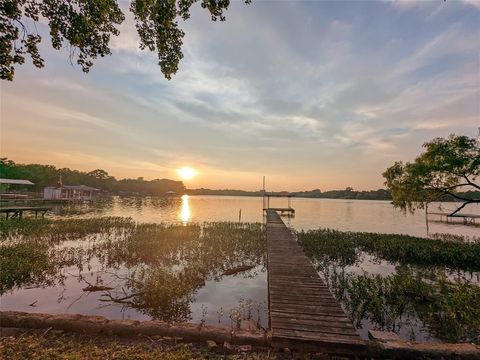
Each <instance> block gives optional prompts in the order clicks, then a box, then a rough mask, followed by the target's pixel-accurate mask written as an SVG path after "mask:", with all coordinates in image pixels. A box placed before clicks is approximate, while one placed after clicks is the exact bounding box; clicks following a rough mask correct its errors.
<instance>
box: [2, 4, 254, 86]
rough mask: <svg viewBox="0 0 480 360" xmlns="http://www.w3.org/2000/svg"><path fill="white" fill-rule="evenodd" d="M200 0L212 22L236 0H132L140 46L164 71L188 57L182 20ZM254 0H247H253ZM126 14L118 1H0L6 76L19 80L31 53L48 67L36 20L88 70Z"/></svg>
mask: <svg viewBox="0 0 480 360" xmlns="http://www.w3.org/2000/svg"><path fill="white" fill-rule="evenodd" d="M196 2H200V4H201V6H202V8H204V9H206V10H208V12H209V14H210V16H211V19H212V21H216V20H220V21H224V20H225V14H224V13H225V11H226V10H227V9H228V6H229V5H230V0H131V2H130V11H131V12H132V13H133V15H134V18H135V26H136V29H137V32H138V35H139V37H140V43H139V47H140V49H142V50H144V49H148V50H150V51H152V52H156V53H157V56H158V65H159V66H160V69H161V71H162V73H163V74H164V76H165V77H166V78H167V79H171V77H172V75H174V74H175V73H176V72H177V70H178V64H179V62H180V60H181V59H182V57H183V53H182V44H183V37H184V36H185V33H184V32H183V30H181V29H180V28H179V26H178V19H183V20H187V19H188V18H190V8H191V6H192V5H193V4H194V3H196ZM250 2H251V0H245V3H247V4H248V3H250ZM124 20H125V14H124V13H123V12H122V9H121V8H120V7H119V5H118V3H117V0H2V1H1V2H0V34H1V35H0V78H1V79H6V80H13V77H14V75H15V70H16V67H17V66H19V65H22V64H24V63H25V56H26V54H29V55H30V57H31V59H32V63H33V65H34V66H36V67H37V68H41V67H43V66H44V64H45V62H44V59H43V58H42V56H41V54H40V52H39V50H38V45H39V44H40V43H41V42H42V36H41V35H40V34H39V33H38V31H37V27H36V24H37V23H38V22H41V23H45V24H46V25H48V27H49V28H50V36H51V43H52V47H53V48H54V49H56V50H60V49H62V48H64V47H66V48H68V49H69V51H70V56H69V58H70V62H72V63H73V62H76V63H77V64H78V65H79V66H80V67H81V68H82V70H83V71H84V72H88V71H89V70H90V68H91V67H92V66H93V62H94V60H95V59H97V58H98V57H104V56H106V55H110V54H111V50H110V47H109V44H110V38H111V36H112V35H113V36H118V35H119V34H120V31H119V30H118V25H120V24H121V23H122V22H123V21H124Z"/></svg>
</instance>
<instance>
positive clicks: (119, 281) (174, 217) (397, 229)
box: [0, 196, 480, 340]
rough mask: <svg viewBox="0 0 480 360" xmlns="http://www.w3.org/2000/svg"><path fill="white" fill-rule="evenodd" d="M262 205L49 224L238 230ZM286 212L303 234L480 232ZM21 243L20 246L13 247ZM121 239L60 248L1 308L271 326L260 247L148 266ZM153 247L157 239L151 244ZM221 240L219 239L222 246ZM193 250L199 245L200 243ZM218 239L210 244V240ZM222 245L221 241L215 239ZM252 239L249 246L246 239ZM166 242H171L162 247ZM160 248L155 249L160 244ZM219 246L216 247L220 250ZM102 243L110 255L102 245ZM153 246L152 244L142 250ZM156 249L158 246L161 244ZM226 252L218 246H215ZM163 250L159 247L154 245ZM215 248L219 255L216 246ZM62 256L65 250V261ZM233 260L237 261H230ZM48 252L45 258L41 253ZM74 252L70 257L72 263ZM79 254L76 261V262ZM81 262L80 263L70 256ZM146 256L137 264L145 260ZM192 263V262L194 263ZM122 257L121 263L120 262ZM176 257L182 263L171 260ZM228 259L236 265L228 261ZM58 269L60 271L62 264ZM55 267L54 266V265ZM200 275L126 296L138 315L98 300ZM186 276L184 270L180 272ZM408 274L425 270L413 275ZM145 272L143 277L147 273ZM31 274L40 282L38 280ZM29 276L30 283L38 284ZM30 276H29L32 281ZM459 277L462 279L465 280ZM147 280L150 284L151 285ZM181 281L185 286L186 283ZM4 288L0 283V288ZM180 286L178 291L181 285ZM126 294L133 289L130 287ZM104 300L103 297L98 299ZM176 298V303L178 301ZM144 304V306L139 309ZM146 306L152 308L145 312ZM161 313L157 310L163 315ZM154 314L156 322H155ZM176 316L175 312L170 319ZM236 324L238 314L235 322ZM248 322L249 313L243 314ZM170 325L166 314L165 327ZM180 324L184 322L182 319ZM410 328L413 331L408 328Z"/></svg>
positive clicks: (97, 209)
mask: <svg viewBox="0 0 480 360" xmlns="http://www.w3.org/2000/svg"><path fill="white" fill-rule="evenodd" d="M270 205H271V206H272V207H286V200H285V199H276V200H274V201H273V200H272V201H271V204H270ZM454 206H455V204H453V203H443V204H431V205H430V210H431V211H432V212H433V211H442V212H444V211H445V212H446V211H449V210H451V209H453V208H454ZM262 207H263V203H262V198H258V197H227V196H183V197H182V198H156V197H113V198H108V199H102V200H99V201H97V202H95V203H93V204H84V205H73V206H57V207H55V208H54V209H53V212H52V213H50V214H49V215H48V217H53V218H58V219H65V218H71V219H89V218H96V217H99V216H119V217H130V218H132V219H133V220H134V221H135V222H139V223H167V224H178V225H181V227H184V226H185V225H190V224H195V223H206V222H218V221H232V222H238V221H239V220H241V221H242V222H250V223H253V222H262V221H264V218H263V214H262ZM292 207H293V208H295V210H296V214H295V217H292V218H284V221H285V222H286V223H287V224H288V225H289V226H291V227H292V228H293V229H295V230H309V229H317V228H320V227H322V228H332V229H337V230H351V231H366V232H378V233H397V234H407V235H413V236H421V237H427V236H428V235H432V234H438V233H442V234H453V235H463V236H467V237H470V238H473V237H478V236H480V228H479V227H475V226H465V225H463V224H445V223H441V222H438V221H430V222H429V226H428V230H427V226H426V222H425V213H424V212H423V211H419V212H417V213H414V214H410V213H406V214H405V213H403V212H401V211H399V210H396V209H394V208H393V206H392V205H391V204H390V202H388V201H368V200H330V199H303V198H298V199H293V200H292ZM465 213H475V214H480V206H478V205H476V206H471V207H470V208H469V209H465ZM20 240H21V241H24V240H25V239H20ZM123 240H124V239H123V238H122V236H115V234H114V235H108V236H107V235H102V234H100V235H95V236H94V237H92V236H90V235H89V236H83V237H81V238H79V239H76V240H73V241H71V240H68V239H67V240H65V241H60V242H59V243H58V244H56V245H55V246H52V247H51V248H49V249H47V250H46V251H47V253H48V254H49V256H51V257H52V259H54V258H55V256H57V255H55V254H63V255H62V256H64V255H65V254H67V255H68V256H67V258H71V257H72V256H74V257H75V259H74V260H75V261H65V259H64V258H62V257H59V260H58V264H60V265H58V264H56V263H54V262H53V261H52V263H51V264H48V266H47V267H46V268H47V272H46V275H45V276H43V275H41V276H39V280H38V281H30V282H29V283H28V284H23V285H21V284H20V285H18V286H14V287H12V288H8V287H7V291H4V292H3V294H2V296H1V299H0V309H1V310H17V311H27V312H50V313H82V314H94V315H103V316H106V317H108V318H111V319H138V320H145V319H151V318H160V319H164V318H163V317H162V315H158V311H159V309H160V310H161V309H165V311H166V312H168V311H169V310H168V307H169V306H170V305H169V304H170V303H171V304H173V305H174V306H178V302H179V301H180V304H181V305H182V316H183V317H182V319H187V320H189V321H193V322H197V323H199V322H206V323H210V324H216V323H219V322H220V323H222V324H225V325H229V324H232V320H231V316H232V311H233V312H235V311H237V312H238V311H239V312H241V313H243V317H244V318H245V317H246V316H245V314H246V313H247V312H249V313H252V314H251V317H253V318H254V319H255V320H257V321H258V323H259V324H260V325H261V326H263V327H267V326H268V320H267V301H268V300H267V272H266V266H265V260H264V256H265V255H264V250H262V249H261V248H256V247H251V246H246V247H245V248H242V246H243V244H241V245H240V248H235V242H232V243H231V244H230V245H229V246H227V247H225V249H223V250H222V253H221V254H222V255H221V256H223V257H225V258H228V259H230V260H229V261H226V260H225V263H222V261H220V262H215V260H212V259H214V258H215V256H214V255H215V254H214V252H212V253H211V254H208V253H207V254H206V255H205V254H203V253H202V254H201V256H200V255H199V256H198V257H197V258H195V259H194V260H195V261H196V263H195V261H191V258H190V257H191V256H192V253H191V251H190V249H192V248H197V245H195V246H193V245H191V244H190V245H189V246H190V248H189V247H188V246H183V247H182V245H181V243H180V244H176V245H175V246H177V247H174V248H173V250H172V248H169V249H170V250H169V251H171V252H172V255H171V257H170V258H168V259H163V258H162V260H158V261H157V260H156V258H155V256H153V258H154V259H152V258H149V256H148V255H149V254H148V251H145V253H144V254H143V255H141V256H140V255H138V254H137V252H139V253H142V251H141V250H142V249H141V248H138V249H136V250H135V251H132V249H131V248H129V246H131V243H129V242H128V241H127V242H124V241H123ZM153 240H155V241H156V239H153ZM220 240H221V239H220ZM198 241H199V242H198V243H197V244H200V245H199V246H200V247H201V246H203V245H202V244H203V243H202V241H203V240H198ZM215 241H217V240H215ZM221 241H223V240H221ZM250 241H251V240H250ZM167 242H168V240H167ZM160 243H161V241H160V242H158V244H160ZM220 243H222V242H220ZM105 244H107V245H108V247H106V248H105V247H102V246H104V245H105ZM149 246H152V244H149ZM153 246H154V247H153V248H152V249H153V250H152V251H153V252H155V251H157V253H158V255H159V256H160V257H161V256H162V255H161V254H162V253H161V251H163V250H162V249H156V248H155V246H156V245H155V243H154V244H153ZM162 246H163V245H162ZM222 246H223V245H222ZM159 247H160V246H159ZM213 247H214V248H215V247H216V245H215V246H213ZM112 249H113V250H114V251H117V252H119V253H120V254H123V255H120V256H118V257H117V258H115V259H113V260H112V259H111V258H109V257H108V255H107V253H108V252H110V251H113V250H112ZM62 251H64V252H63V253H62ZM237 252H239V253H238V254H241V255H238V256H236V255H235V254H237ZM47 253H46V254H47ZM132 253H135V254H136V256H137V255H138V256H137V257H135V258H133V259H130V258H129V255H130V254H132ZM72 254H73V255H72ZM78 254H82V255H81V256H80V255H78ZM77 255H78V256H77ZM142 256H143V257H142ZM195 256H197V255H195ZM124 258H128V260H125V259H124ZM178 259H183V260H182V261H183V262H179V261H177V260H178ZM231 259H236V262H235V261H234V262H233V263H232V260H231ZM244 259H247V260H248V261H247V263H248V265H253V266H254V267H253V268H252V269H250V270H248V271H246V272H242V273H239V274H236V275H233V276H225V275H223V274H222V271H224V270H225V269H228V267H231V266H238V265H244V264H245V260H244ZM62 262H64V263H65V264H64V265H62V264H63V263H62ZM192 262H193V263H195V266H197V268H194V269H193V270H192V269H190V268H189V264H190V263H192ZM57 265H58V266H57ZM398 265H399V264H397V263H391V262H387V261H382V259H379V258H376V257H372V256H369V255H368V254H367V255H365V256H363V257H361V259H360V260H359V261H358V262H357V264H356V265H355V266H353V267H350V268H345V270H346V271H349V272H352V273H367V274H371V275H375V274H382V276H388V275H391V274H394V273H395V272H396V271H397V269H398ZM197 270H198V272H199V273H202V274H203V275H202V276H201V277H200V278H199V279H196V281H198V283H194V284H191V283H190V282H188V281H187V282H186V284H185V286H184V289H183V288H182V289H180V290H182V291H185V292H184V293H183V292H180V293H173V294H170V295H168V294H167V295H165V296H166V298H165V299H164V303H161V304H159V303H156V304H153V305H151V306H150V305H149V304H150V303H149V301H150V302H151V301H152V300H151V299H146V296H144V294H143V293H139V294H141V295H140V296H137V297H138V299H137V298H136V297H133V299H134V300H136V301H137V302H143V303H147V305H146V306H145V308H140V309H139V308H138V307H137V308H135V307H132V306H130V305H129V303H128V301H130V300H132V299H131V298H129V299H128V301H127V302H126V303H112V302H105V301H104V300H105V297H103V298H102V296H105V293H106V294H107V296H113V297H115V298H117V299H118V298H123V297H125V296H129V295H131V294H133V293H134V290H136V286H132V284H137V285H142V284H144V283H147V281H151V278H152V277H150V278H149V276H150V275H149V274H157V273H155V272H154V271H157V272H159V273H158V274H160V276H166V278H167V279H168V281H170V282H172V283H175V282H176V281H177V280H178V281H181V280H182V279H184V280H185V276H184V275H182V274H184V273H187V274H192V273H195V271H197ZM437 270H438V271H440V272H442V273H443V274H445V275H444V276H446V277H447V278H450V277H452V276H451V274H450V273H448V272H446V270H445V269H437ZM185 271H187V272H185ZM415 271H423V270H421V269H420V270H418V269H416V268H415ZM139 274H141V277H139V276H140V275H139ZM145 274H147V275H145ZM37 275H38V274H37ZM37 275H35V276H37ZM35 276H34V278H35ZM469 276H470V278H471V279H470V280H469V281H468V282H469V283H472V284H475V286H478V283H479V281H478V277H479V273H478V272H474V273H471V274H469ZM462 277H464V276H463V273H462ZM153 278H154V277H153ZM186 280H188V279H186ZM90 284H101V285H108V287H111V288H112V290H109V291H107V292H105V291H104V292H103V293H102V292H85V291H84V289H85V288H86V287H87V285H90ZM2 285H3V284H2ZM156 286H160V287H159V288H158V289H156V290H155V291H158V293H155V294H154V295H155V296H154V297H153V298H154V299H156V298H157V297H158V296H162V292H168V291H170V286H167V287H163V288H162V287H161V286H162V284H157V285H156ZM182 286H183V285H182ZM129 287H130V288H129ZM102 294H103V295H102ZM182 294H183V295H182ZM143 303H142V304H143ZM149 306H150V307H149ZM162 311H163V310H162ZM155 314H156V315H155ZM174 315H178V314H174ZM234 316H235V315H234ZM248 316H249V317H250V314H249V315H248ZM167 320H174V321H177V320H178V319H176V318H175V316H173V317H172V318H171V319H167ZM180 320H181V319H180ZM409 326H410V327H411V326H412V325H411V324H410V325H409ZM410 327H409V328H407V327H403V328H401V329H400V330H399V333H400V334H401V335H402V336H404V337H406V338H408V336H409V331H410ZM370 328H372V324H371V323H369V322H368V321H366V322H364V323H363V325H362V329H360V333H361V334H362V336H364V337H366V336H367V331H368V329H370ZM414 328H415V329H414V330H415V331H416V332H417V335H418V337H417V339H419V340H421V339H424V338H428V331H427V330H425V328H424V327H422V326H421V325H418V326H417V325H415V326H414Z"/></svg>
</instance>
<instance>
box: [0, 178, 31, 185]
mask: <svg viewBox="0 0 480 360" xmlns="http://www.w3.org/2000/svg"><path fill="white" fill-rule="evenodd" d="M0 184H10V185H35V184H34V183H33V182H31V181H30V180H23V179H0Z"/></svg>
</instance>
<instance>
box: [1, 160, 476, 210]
mask: <svg viewBox="0 0 480 360" xmlns="http://www.w3.org/2000/svg"><path fill="white" fill-rule="evenodd" d="M0 173H1V174H2V178H8V179H27V180H30V181H32V182H33V183H34V185H33V186H30V187H23V188H22V187H18V189H17V190H22V191H29V192H30V191H32V192H37V193H39V192H42V191H43V188H44V187H47V186H58V185H59V182H60V179H61V181H62V184H63V185H80V184H81V185H87V186H91V187H94V188H97V189H99V190H100V191H101V193H102V194H104V195H126V196H164V195H165V194H166V193H168V192H174V193H175V194H177V195H183V194H187V195H193V196H195V195H216V196H253V197H262V196H263V194H264V192H263V191H262V190H257V191H247V190H236V189H206V188H200V189H187V188H186V187H185V185H184V183H183V182H182V181H176V180H171V179H154V180H145V179H144V178H143V177H138V178H136V179H121V180H117V179H116V178H115V177H113V176H110V175H109V174H108V172H106V171H105V170H102V169H96V170H93V171H90V172H84V171H79V170H71V169H69V168H56V167H55V166H53V165H41V164H18V163H15V162H14V161H12V160H9V159H7V158H1V159H0ZM3 191H5V188H4V185H0V192H3ZM271 193H272V194H281V193H282V192H281V191H277V192H271ZM291 194H292V195H294V196H295V197H299V198H314V199H345V200H392V196H391V194H390V192H389V191H388V190H386V189H377V190H360V191H359V190H354V189H353V188H351V187H347V188H346V189H344V190H328V191H321V190H320V189H313V190H305V191H293V192H291ZM458 194H459V195H461V196H462V197H464V198H467V199H474V198H478V197H480V191H465V192H459V193H458ZM438 201H455V198H454V197H453V196H449V195H445V196H442V197H440V198H439V199H438Z"/></svg>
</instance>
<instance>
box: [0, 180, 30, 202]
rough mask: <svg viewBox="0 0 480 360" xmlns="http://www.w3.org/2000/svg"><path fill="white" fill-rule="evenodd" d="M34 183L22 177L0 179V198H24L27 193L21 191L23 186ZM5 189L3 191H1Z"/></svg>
mask: <svg viewBox="0 0 480 360" xmlns="http://www.w3.org/2000/svg"><path fill="white" fill-rule="evenodd" d="M30 185H35V184H34V183H33V182H31V181H30V180H24V179H0V189H1V191H0V192H1V193H0V198H2V199H26V198H27V197H28V195H27V194H26V193H25V191H23V192H22V190H21V189H22V188H24V186H30ZM3 191H5V192H3Z"/></svg>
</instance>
